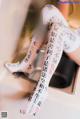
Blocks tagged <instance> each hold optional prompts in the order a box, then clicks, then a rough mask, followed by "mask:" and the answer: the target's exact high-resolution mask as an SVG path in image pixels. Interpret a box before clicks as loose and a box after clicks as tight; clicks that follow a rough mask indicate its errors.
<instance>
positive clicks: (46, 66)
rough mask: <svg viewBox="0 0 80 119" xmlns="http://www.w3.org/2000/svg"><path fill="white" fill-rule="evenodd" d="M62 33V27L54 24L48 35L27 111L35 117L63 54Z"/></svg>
mask: <svg viewBox="0 0 80 119" xmlns="http://www.w3.org/2000/svg"><path fill="white" fill-rule="evenodd" d="M63 40H64V39H63V33H62V27H61V26H60V25H58V24H54V25H53V26H52V28H51V30H50V31H49V34H48V45H47V49H46V52H45V59H44V63H43V68H42V72H41V77H40V80H39V83H38V85H37V87H36V89H35V91H34V93H33V95H32V96H31V99H30V103H29V107H28V109H27V111H28V112H29V113H30V114H32V115H35V114H36V112H37V111H38V110H39V108H40V105H41V104H42V103H43V101H44V99H45V97H46V93H47V89H48V85H49V82H50V79H51V77H52V75H53V73H54V72H55V70H56V68H57V66H58V63H59V61H60V59H61V56H62V53H63V44H64V43H63V42H64V41H63Z"/></svg>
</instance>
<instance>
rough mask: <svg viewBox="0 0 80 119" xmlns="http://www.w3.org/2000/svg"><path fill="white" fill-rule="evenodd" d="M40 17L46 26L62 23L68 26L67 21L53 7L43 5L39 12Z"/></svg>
mask: <svg viewBox="0 0 80 119" xmlns="http://www.w3.org/2000/svg"><path fill="white" fill-rule="evenodd" d="M41 16H42V20H43V24H45V25H46V24H48V23H49V22H62V23H63V24H65V25H68V23H67V21H66V20H65V18H64V17H63V15H62V14H61V12H60V11H59V9H58V8H56V7H55V6H54V5H50V4H48V5H45V7H44V8H43V9H42V11H41Z"/></svg>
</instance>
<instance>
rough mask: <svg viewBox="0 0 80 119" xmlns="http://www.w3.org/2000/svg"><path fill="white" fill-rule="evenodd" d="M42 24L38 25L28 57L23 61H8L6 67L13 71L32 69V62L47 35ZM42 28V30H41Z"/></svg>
mask: <svg viewBox="0 0 80 119" xmlns="http://www.w3.org/2000/svg"><path fill="white" fill-rule="evenodd" d="M40 27H41V25H39V26H38V28H37V29H36V31H35V33H34V36H33V38H32V42H31V45H30V47H29V49H28V53H27V55H26V57H25V58H24V59H23V60H22V62H21V63H19V62H18V63H9V64H8V63H7V64H5V66H6V68H7V69H8V70H9V71H10V72H11V73H14V72H27V73H29V71H31V70H30V69H32V63H33V62H34V60H35V58H36V56H37V54H38V52H39V49H40V47H41V45H42V43H43V42H44V36H45V31H46V29H45V27H44V28H42V29H40ZM40 30H41V31H40Z"/></svg>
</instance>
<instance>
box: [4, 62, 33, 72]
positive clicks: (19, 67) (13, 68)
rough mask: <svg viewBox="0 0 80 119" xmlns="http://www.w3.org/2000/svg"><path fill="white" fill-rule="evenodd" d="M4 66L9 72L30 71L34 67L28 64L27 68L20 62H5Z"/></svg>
mask: <svg viewBox="0 0 80 119" xmlns="http://www.w3.org/2000/svg"><path fill="white" fill-rule="evenodd" d="M5 67H6V68H7V69H8V70H9V71H10V72H11V73H16V72H24V73H32V72H33V70H34V67H33V66H32V65H30V66H29V67H28V68H27V67H26V66H25V65H23V64H22V63H19V62H18V63H6V64H5Z"/></svg>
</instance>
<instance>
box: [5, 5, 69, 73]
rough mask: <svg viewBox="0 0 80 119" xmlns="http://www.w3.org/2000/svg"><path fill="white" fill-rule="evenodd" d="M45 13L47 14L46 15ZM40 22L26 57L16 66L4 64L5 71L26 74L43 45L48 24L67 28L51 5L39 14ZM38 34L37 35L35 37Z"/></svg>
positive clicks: (62, 18)
mask: <svg viewBox="0 0 80 119" xmlns="http://www.w3.org/2000/svg"><path fill="white" fill-rule="evenodd" d="M46 13H47V14H46ZM41 19H42V22H41V21H40V23H41V24H40V25H39V26H38V27H41V26H42V25H43V26H42V27H41V28H38V32H36V33H35V35H34V37H33V38H32V43H31V46H30V48H29V50H28V53H27V56H26V57H25V58H24V59H23V61H22V62H21V63H17V64H6V65H5V66H6V67H7V69H8V70H9V71H10V72H12V73H14V72H28V71H29V68H30V67H31V65H32V63H33V61H34V59H35V58H36V56H37V53H36V52H37V51H38V50H39V48H40V46H41V44H42V43H43V36H44V32H45V27H46V26H47V25H48V24H50V23H51V24H52V23H54V22H56V23H61V24H64V25H66V26H68V24H67V22H66V20H65V19H64V17H63V16H62V14H61V13H60V11H59V10H58V9H57V8H56V7H54V6H53V5H46V6H45V7H44V8H43V9H42V12H41V18H40V20H41ZM37 34H38V35H37Z"/></svg>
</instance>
